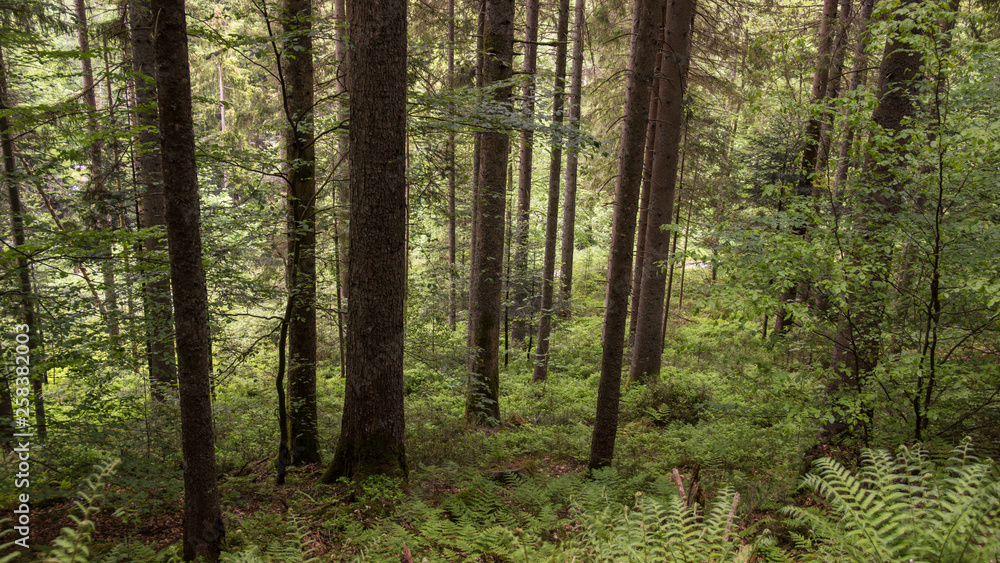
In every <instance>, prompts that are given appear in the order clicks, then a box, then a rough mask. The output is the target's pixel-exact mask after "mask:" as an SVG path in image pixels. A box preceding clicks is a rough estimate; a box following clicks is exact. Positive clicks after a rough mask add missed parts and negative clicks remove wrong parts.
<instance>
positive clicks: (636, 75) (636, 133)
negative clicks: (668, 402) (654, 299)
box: [587, 0, 662, 470]
mask: <svg viewBox="0 0 1000 563" xmlns="http://www.w3.org/2000/svg"><path fill="white" fill-rule="evenodd" d="M633 6H634V7H633V13H632V44H631V54H630V56H629V74H628V79H627V82H626V95H625V120H624V123H623V125H622V134H621V143H620V146H619V150H618V175H617V182H616V186H615V208H614V215H613V218H612V224H611V251H610V253H609V256H608V283H607V294H606V296H605V301H604V330H603V332H604V334H603V337H602V340H603V345H604V346H603V347H604V351H603V353H602V354H601V379H600V382H599V383H598V387H597V414H596V417H595V420H594V432H593V436H592V438H591V442H590V460H589V462H588V464H587V466H588V468H589V469H591V470H593V469H598V468H600V467H606V466H608V465H610V464H611V460H612V458H613V457H614V452H615V436H616V434H617V433H618V402H619V396H620V392H621V374H622V356H623V348H624V343H625V342H624V341H625V328H626V327H625V323H626V320H627V319H626V318H627V314H628V295H629V288H630V284H629V278H630V274H631V273H632V249H633V245H634V243H635V214H636V211H637V208H638V206H639V186H640V183H641V181H642V161H643V149H644V147H645V137H646V125H647V115H646V114H647V112H648V110H649V98H650V86H651V85H652V82H653V71H654V69H655V68H656V30H657V28H659V26H660V20H661V19H662V2H661V0H635V2H634V4H633Z"/></svg>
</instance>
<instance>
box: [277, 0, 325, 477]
mask: <svg viewBox="0 0 1000 563" xmlns="http://www.w3.org/2000/svg"><path fill="white" fill-rule="evenodd" d="M281 27H282V32H283V33H284V36H285V40H284V41H285V43H284V47H283V49H282V51H281V52H282V60H281V64H282V66H283V67H284V72H283V77H284V83H283V84H282V90H283V91H282V97H283V98H284V102H285V119H286V120H287V122H288V129H287V130H286V131H285V159H286V160H287V162H288V172H287V173H288V268H287V272H286V278H287V280H288V292H289V297H290V298H291V301H292V307H291V316H290V317H289V321H288V358H289V366H288V413H289V419H290V422H291V434H290V437H291V454H292V465H302V464H307V463H319V461H320V458H319V427H318V419H317V415H316V178H315V169H316V153H315V145H314V139H313V109H314V107H313V61H312V37H311V32H312V0H284V2H283V4H282V14H281Z"/></svg>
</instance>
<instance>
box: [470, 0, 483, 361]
mask: <svg viewBox="0 0 1000 563" xmlns="http://www.w3.org/2000/svg"><path fill="white" fill-rule="evenodd" d="M485 23H486V0H479V14H478V16H477V22H476V88H478V89H482V87H483V61H484V59H483V30H484V29H485V28H484V27H483V26H484V25H485ZM482 140H483V135H482V133H480V132H479V131H476V132H475V133H473V134H472V190H471V192H472V197H471V198H470V200H469V216H470V220H469V223H470V225H469V268H470V270H471V269H472V268H474V267H475V263H476V256H477V254H476V252H477V251H476V238H477V237H478V236H479V197H480V187H481V186H480V178H479V171H480V169H481V168H482ZM469 282H470V289H471V283H472V280H471V276H470V280H469ZM467 305H468V317H467V318H468V322H467V323H466V347H467V348H468V349H469V351H470V352H471V351H472V349H473V343H472V331H471V330H469V328H470V327H471V326H472V312H473V311H472V309H473V301H472V291H471V290H470V291H469V295H468V302H467Z"/></svg>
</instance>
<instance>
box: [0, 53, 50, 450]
mask: <svg viewBox="0 0 1000 563" xmlns="http://www.w3.org/2000/svg"><path fill="white" fill-rule="evenodd" d="M10 109H12V106H11V102H10V97H9V93H8V90H7V66H6V65H5V64H4V54H3V45H0V153H2V156H3V172H4V174H3V180H4V183H5V184H7V200H8V203H9V205H10V230H11V234H12V235H13V238H14V250H15V251H17V280H18V301H19V305H20V307H19V308H20V315H21V319H22V320H23V321H24V324H26V325H28V330H26V331H24V332H25V333H27V334H28V358H29V361H30V362H31V365H32V366H33V367H32V368H31V369H30V370H29V373H30V374H31V394H32V396H33V398H34V401H33V402H34V407H35V432H36V433H37V434H38V438H39V439H40V440H45V439H46V437H47V435H48V430H47V424H46V419H45V395H44V390H43V389H42V383H43V378H44V374H45V372H44V370H43V369H41V366H39V365H38V364H39V363H40V362H39V358H38V356H37V355H36V354H35V350H36V349H37V348H38V343H39V339H40V334H39V332H38V327H37V326H35V301H34V299H35V297H34V294H33V292H32V291H31V265H30V263H29V262H28V256H27V255H26V254H25V253H24V252H23V251H21V249H22V248H23V247H24V243H25V240H26V237H25V234H24V209H23V207H22V206H21V187H20V185H19V182H18V174H17V167H16V164H15V162H14V141H13V135H11V123H10V118H9V117H8V113H7V112H8V111H9V110H10ZM3 400H4V403H6V404H9V403H10V393H9V390H8V391H7V396H6V397H4V398H3ZM6 404H5V408H6ZM11 407H12V408H11V413H10V414H11V415H13V414H14V411H13V405H11Z"/></svg>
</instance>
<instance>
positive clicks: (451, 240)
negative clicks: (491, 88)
mask: <svg viewBox="0 0 1000 563" xmlns="http://www.w3.org/2000/svg"><path fill="white" fill-rule="evenodd" d="M341 1H343V0H341ZM448 89H449V90H454V89H455V0H448ZM455 141H456V136H455V132H454V131H451V132H449V133H448V153H447V160H448V161H447V164H446V166H447V167H448V328H449V329H451V330H455V322H456V318H457V316H458V292H457V290H456V286H457V284H458V280H457V273H458V270H457V269H456V268H457V266H456V264H455V257H456V250H457V249H458V238H457V237H456V232H455V231H456V229H455V221H456V219H457V217H456V215H455V211H456V209H455V189H456V184H455V146H456V145H455Z"/></svg>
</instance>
